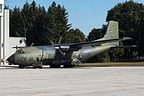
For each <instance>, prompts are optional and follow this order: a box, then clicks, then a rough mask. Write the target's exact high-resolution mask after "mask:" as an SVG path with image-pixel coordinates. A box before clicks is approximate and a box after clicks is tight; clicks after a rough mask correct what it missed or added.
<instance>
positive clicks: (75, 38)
mask: <svg viewBox="0 0 144 96" xmlns="http://www.w3.org/2000/svg"><path fill="white" fill-rule="evenodd" d="M64 41H65V42H64V43H78V42H84V41H86V40H85V35H84V34H83V32H81V31H80V30H79V29H75V30H74V29H70V30H69V31H68V32H67V33H66V35H65V37H64Z"/></svg>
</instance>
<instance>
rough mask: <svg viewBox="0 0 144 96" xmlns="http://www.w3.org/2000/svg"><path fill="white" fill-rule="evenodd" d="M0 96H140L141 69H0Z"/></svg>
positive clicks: (142, 88)
mask: <svg viewBox="0 0 144 96" xmlns="http://www.w3.org/2000/svg"><path fill="white" fill-rule="evenodd" d="M0 96H144V67H82V68H68V69H65V68H60V69H50V68H44V69H32V68H28V69H17V68H10V67H8V68H6V67H0Z"/></svg>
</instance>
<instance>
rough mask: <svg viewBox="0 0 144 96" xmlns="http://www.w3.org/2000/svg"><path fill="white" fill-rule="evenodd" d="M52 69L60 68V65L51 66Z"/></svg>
mask: <svg viewBox="0 0 144 96" xmlns="http://www.w3.org/2000/svg"><path fill="white" fill-rule="evenodd" d="M50 68H60V65H50Z"/></svg>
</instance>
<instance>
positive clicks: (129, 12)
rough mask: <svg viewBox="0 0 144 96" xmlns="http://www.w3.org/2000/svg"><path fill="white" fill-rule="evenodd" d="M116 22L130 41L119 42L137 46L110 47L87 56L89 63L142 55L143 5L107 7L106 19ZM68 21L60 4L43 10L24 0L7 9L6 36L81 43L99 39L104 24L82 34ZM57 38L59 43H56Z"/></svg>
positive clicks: (36, 41) (127, 3) (33, 41)
mask: <svg viewBox="0 0 144 96" xmlns="http://www.w3.org/2000/svg"><path fill="white" fill-rule="evenodd" d="M111 20H114V21H118V22H119V33H120V37H131V38H133V40H131V41H125V42H121V45H137V46H138V49H114V50H109V51H107V52H104V53H102V54H100V55H97V56H96V57H94V58H91V59H90V60H89V62H96V61H97V62H99V61H101V62H103V61H107V59H108V58H110V60H112V59H113V58H115V60H112V61H118V60H122V59H123V58H132V59H134V58H136V57H137V56H138V55H140V56H143V55H144V44H143V43H144V28H143V26H144V5H143V4H141V3H138V2H134V1H133V0H130V1H125V2H123V3H119V4H117V5H115V6H114V7H113V8H111V9H110V10H108V13H107V17H106V21H111ZM71 26H72V24H68V12H67V10H66V8H65V7H64V6H61V5H59V4H56V3H55V2H53V3H52V4H51V6H49V8H48V9H47V10H46V9H45V7H43V6H40V5H39V6H37V4H36V2H35V1H33V2H32V3H31V4H29V3H28V2H26V3H25V4H24V5H23V7H22V8H19V7H15V8H14V9H10V36H12V37H23V36H24V37H26V42H27V45H28V46H30V45H31V44H34V46H37V45H47V44H51V41H52V42H54V43H55V44H57V43H72V42H84V41H91V40H96V39H99V38H102V37H103V36H104V34H105V32H106V28H107V25H102V28H93V29H92V30H91V32H89V35H88V36H87V37H85V35H84V33H83V32H81V30H79V29H72V28H71ZM61 37H62V39H61ZM60 41H61V42H60Z"/></svg>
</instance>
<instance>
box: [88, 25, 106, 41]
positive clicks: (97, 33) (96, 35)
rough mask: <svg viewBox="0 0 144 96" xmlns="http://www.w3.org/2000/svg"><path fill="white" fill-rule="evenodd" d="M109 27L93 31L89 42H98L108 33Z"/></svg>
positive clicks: (104, 26) (89, 36)
mask: <svg viewBox="0 0 144 96" xmlns="http://www.w3.org/2000/svg"><path fill="white" fill-rule="evenodd" d="M106 29H107V26H106V25H103V26H102V28H99V29H96V28H93V29H92V31H91V32H90V33H89V35H88V36H87V40H88V41H92V40H97V39H100V38H102V37H103V36H104V35H105V33H106Z"/></svg>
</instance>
